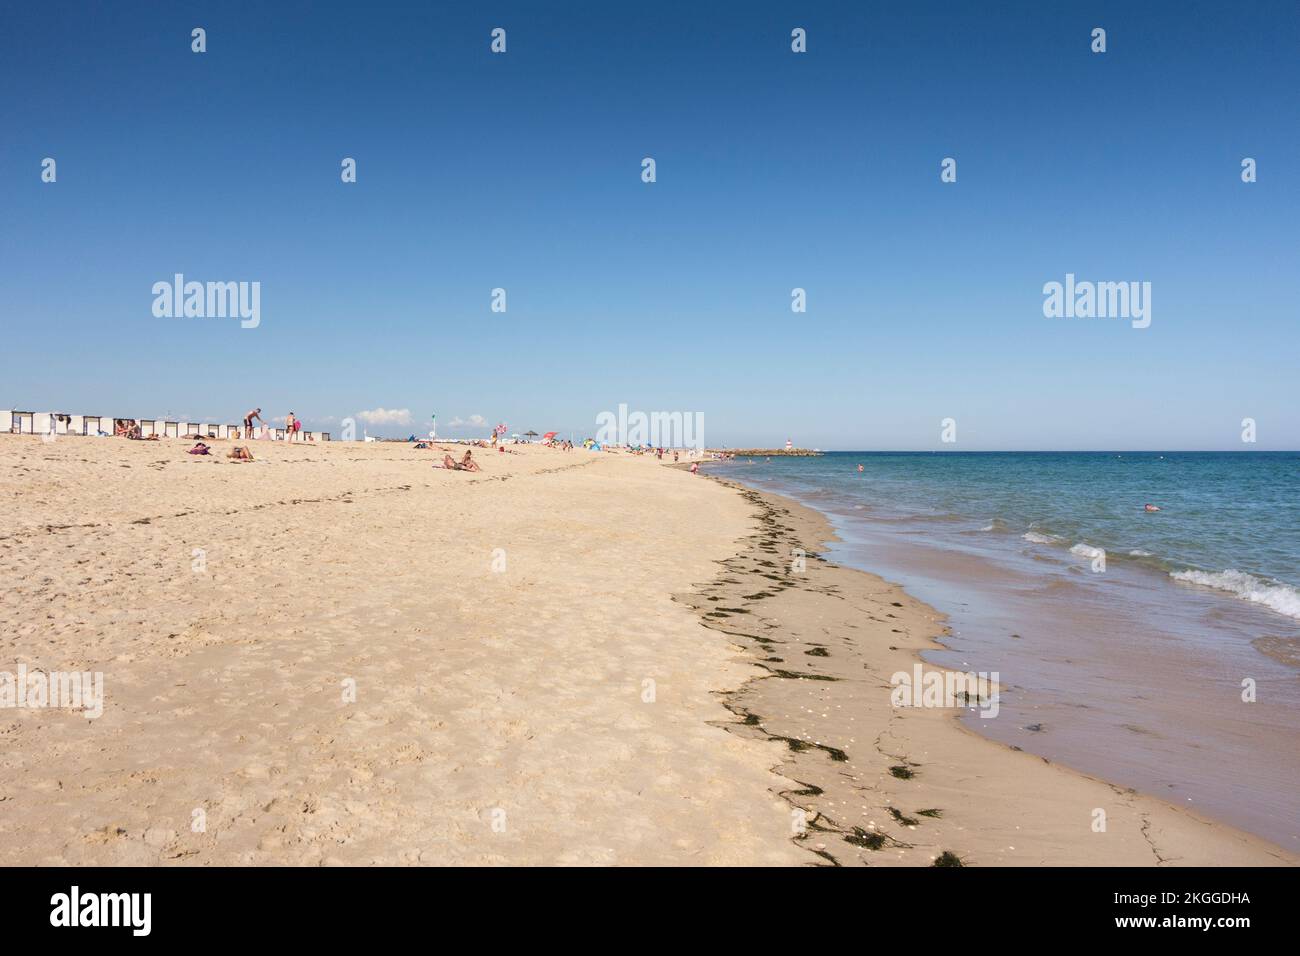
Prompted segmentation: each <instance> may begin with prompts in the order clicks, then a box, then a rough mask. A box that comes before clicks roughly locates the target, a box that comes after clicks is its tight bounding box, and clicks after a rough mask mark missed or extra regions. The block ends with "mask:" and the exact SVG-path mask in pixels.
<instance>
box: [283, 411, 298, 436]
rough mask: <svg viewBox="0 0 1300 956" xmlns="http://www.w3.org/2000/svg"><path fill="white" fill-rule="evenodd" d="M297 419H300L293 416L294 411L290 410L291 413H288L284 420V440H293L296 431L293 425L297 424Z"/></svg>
mask: <svg viewBox="0 0 1300 956" xmlns="http://www.w3.org/2000/svg"><path fill="white" fill-rule="evenodd" d="M297 421H298V419H296V418H294V417H293V412H290V413H289V415H288V417H286V418H285V420H284V440H285V441H293V432H294V428H293V426H294V424H295V423H296V422H297Z"/></svg>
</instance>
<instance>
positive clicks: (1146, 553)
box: [1128, 548, 1154, 558]
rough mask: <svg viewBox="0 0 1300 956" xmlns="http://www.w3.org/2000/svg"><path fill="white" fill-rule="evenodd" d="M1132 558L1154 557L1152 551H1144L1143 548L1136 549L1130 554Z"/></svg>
mask: <svg viewBox="0 0 1300 956" xmlns="http://www.w3.org/2000/svg"><path fill="white" fill-rule="evenodd" d="M1128 556H1129V557H1130V558H1150V557H1154V555H1153V554H1152V553H1151V552H1150V551H1143V550H1142V549H1141V548H1134V549H1133V550H1132V551H1130V552H1129V553H1128Z"/></svg>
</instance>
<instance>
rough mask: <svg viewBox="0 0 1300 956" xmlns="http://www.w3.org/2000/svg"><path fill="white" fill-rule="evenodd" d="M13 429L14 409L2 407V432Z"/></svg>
mask: <svg viewBox="0 0 1300 956" xmlns="http://www.w3.org/2000/svg"><path fill="white" fill-rule="evenodd" d="M13 430H14V413H13V411H12V410H10V409H8V408H5V409H0V432H11V431H13Z"/></svg>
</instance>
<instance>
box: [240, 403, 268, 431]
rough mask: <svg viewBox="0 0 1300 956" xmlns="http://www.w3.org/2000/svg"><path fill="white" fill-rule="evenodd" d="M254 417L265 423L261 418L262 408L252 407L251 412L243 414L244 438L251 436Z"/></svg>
mask: <svg viewBox="0 0 1300 956" xmlns="http://www.w3.org/2000/svg"><path fill="white" fill-rule="evenodd" d="M254 418H256V419H257V420H258V421H259V422H261V423H262V424H263V425H265V424H266V421H265V420H264V419H263V418H262V410H261V409H260V408H255V409H253V410H252V411H251V412H249V413H248V414H247V415H245V416H244V437H245V438H252V437H253V419H254Z"/></svg>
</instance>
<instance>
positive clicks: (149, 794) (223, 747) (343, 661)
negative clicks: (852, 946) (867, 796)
mask: <svg viewBox="0 0 1300 956" xmlns="http://www.w3.org/2000/svg"><path fill="white" fill-rule="evenodd" d="M229 444H230V443H227V442H215V443H214V447H216V448H217V449H218V451H219V454H224V451H225V449H226V448H227V447H229ZM188 445H189V443H188V442H183V441H177V440H171V441H164V442H156V443H155V442H148V443H145V442H127V441H125V440H119V439H89V438H66V439H59V440H56V441H54V442H52V443H49V444H45V443H43V442H42V441H41V440H40V439H39V438H27V437H22V436H8V435H5V436H0V502H2V506H3V509H4V513H5V515H6V527H5V528H4V529H3V530H2V531H0V670H8V671H10V672H14V671H15V670H16V667H17V665H18V664H19V663H26V664H27V665H28V666H29V667H35V666H40V667H44V668H47V669H51V670H72V669H75V670H91V671H102V672H103V674H104V683H105V698H106V701H105V706H104V714H103V716H102V717H100V718H99V719H97V720H93V721H88V720H86V719H85V718H84V717H82V716H79V715H76V714H73V713H71V712H66V711H49V710H45V711H41V710H0V863H4V864H57V863H71V864H79V863H106V864H154V863H172V862H180V863H190V864H249V863H253V864H258V863H285V864H320V863H347V864H371V863H417V862H418V863H547V864H551V863H554V864H563V863H576V864H599V863H646V864H726V863H759V864H790V863H798V862H800V861H802V860H803V859H806V858H807V854H806V853H805V852H804V851H802V850H800V849H799V848H798V847H797V846H795V845H794V844H793V843H791V841H790V840H789V817H788V807H787V805H786V804H785V803H784V802H783V801H782V800H781V799H780V798H779V797H778V796H776V795H775V793H774V791H775V789H777V788H779V786H780V779H779V778H778V777H776V776H775V775H774V774H773V773H772V772H771V770H770V768H771V767H772V766H773V765H775V764H776V763H777V762H778V761H779V759H780V753H779V748H778V747H777V746H776V745H774V744H771V743H766V742H755V741H749V740H745V739H742V738H740V737H737V736H735V735H732V734H729V733H728V732H727V731H726V730H724V729H722V728H721V727H718V726H715V724H714V723H712V722H716V721H718V720H722V719H725V718H727V717H728V716H729V715H728V714H727V711H726V710H725V709H724V707H723V706H722V703H721V702H720V700H719V698H718V696H717V694H716V692H717V691H718V690H720V689H725V688H732V687H736V686H737V685H739V684H740V683H741V682H742V681H743V680H744V679H745V678H746V677H748V676H749V673H750V668H749V667H747V666H745V665H744V664H743V663H742V662H740V661H739V660H738V659H737V655H736V654H735V653H734V652H733V651H732V650H731V649H730V648H729V647H728V646H727V644H726V643H725V642H724V641H723V640H721V639H720V638H719V637H718V636H717V635H714V634H712V633H711V632H709V631H707V630H705V629H704V628H702V627H700V625H699V623H698V620H697V618H696V616H695V615H694V614H693V613H692V612H691V610H690V609H689V608H686V607H684V606H682V605H678V604H675V603H674V602H673V601H672V600H671V598H670V597H669V593H670V592H671V591H677V590H682V589H687V588H690V587H692V586H694V585H695V584H697V583H698V582H701V581H707V580H708V579H709V578H710V577H712V576H713V574H714V573H715V571H716V568H717V565H716V564H715V562H716V561H717V560H719V559H722V558H725V557H726V556H727V555H728V554H729V553H731V552H732V551H734V549H735V540H736V537H737V535H738V533H740V532H742V531H743V530H744V528H745V526H746V522H747V520H748V507H747V505H746V504H745V502H743V501H742V500H740V499H739V498H738V497H737V496H735V495H732V494H729V493H726V492H723V491H722V490H721V489H720V488H718V487H717V486H716V485H714V484H713V483H711V482H705V481H701V480H690V479H689V476H685V475H681V474H679V473H675V472H670V471H668V470H667V469H663V468H659V467H653V466H651V465H650V464H649V462H648V461H636V462H632V461H628V460H625V459H624V460H620V459H618V458H616V457H614V456H603V457H597V456H593V455H591V454H588V453H585V452H581V451H573V452H568V453H564V452H559V451H551V450H548V449H541V448H521V449H519V452H520V453H519V454H511V455H508V454H496V453H489V452H476V455H477V456H479V457H481V458H483V459H484V462H483V463H484V468H485V473H483V474H468V473H462V472H447V471H443V470H441V469H434V468H432V467H431V462H432V461H433V460H434V458H435V455H434V454H433V453H432V452H421V451H416V450H414V449H413V448H412V447H410V446H408V445H400V444H387V443H377V444H371V445H362V444H355V443H348V444H343V443H333V444H323V445H319V446H285V445H283V444H278V443H268V442H255V443H253V450H254V453H255V455H256V456H257V457H258V459H259V460H258V461H256V462H253V463H251V464H236V463H231V462H227V461H226V460H225V459H224V458H195V457H191V456H189V455H186V454H185V453H184V449H185V448H187V447H188ZM458 455H459V452H458ZM436 457H439V458H440V457H441V456H440V455H438V456H436ZM498 548H500V549H504V557H505V562H506V564H505V568H506V569H505V571H504V572H496V571H494V570H493V569H492V563H493V559H494V552H495V549H498ZM194 549H202V551H203V552H204V556H205V561H206V568H205V570H203V571H195V570H193V566H194V554H193V552H194ZM496 556H497V557H499V556H500V555H499V553H498V554H496ZM346 680H352V681H355V686H356V702H355V703H346V702H344V700H343V688H342V683H343V682H344V681H346ZM647 681H653V682H654V684H653V691H654V694H653V700H652V701H647V700H646V699H645V698H647V697H648V696H649V695H648V689H649V686H650V685H648V684H646V683H645V682H647ZM195 810H202V811H203V813H204V815H205V817H206V829H205V831H204V832H199V833H196V832H193V830H192V821H193V820H194V819H195V816H194V811H195ZM499 811H504V816H502V814H501V813H500V812H499Z"/></svg>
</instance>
